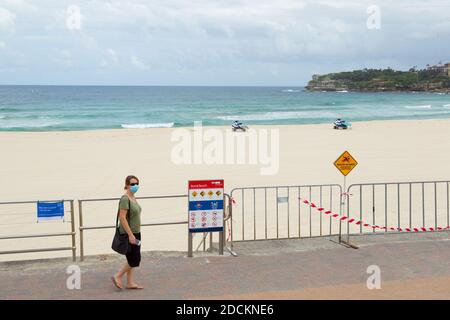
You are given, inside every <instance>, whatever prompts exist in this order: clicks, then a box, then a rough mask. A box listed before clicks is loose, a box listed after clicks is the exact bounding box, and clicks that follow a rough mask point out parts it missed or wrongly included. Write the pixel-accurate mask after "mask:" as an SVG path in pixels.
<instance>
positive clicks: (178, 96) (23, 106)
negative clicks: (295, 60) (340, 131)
mask: <svg viewBox="0 0 450 320" xmlns="http://www.w3.org/2000/svg"><path fill="white" fill-rule="evenodd" d="M336 118H345V119H347V120H349V121H367V120H388V119H437V118H450V95H448V94H437V93H354V92H307V91H305V90H304V88H303V87H106V86H0V131H55V130H58V131H59V130H88V129H89V130H92V129H107V128H152V127H181V126H192V125H193V124H194V121H202V122H203V125H229V124H231V122H232V121H233V120H241V121H243V122H244V123H246V124H249V125H252V124H313V123H330V122H332V121H334V120H335V119H336Z"/></svg>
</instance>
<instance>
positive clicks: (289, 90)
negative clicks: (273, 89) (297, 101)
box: [281, 89, 300, 92]
mask: <svg viewBox="0 0 450 320" xmlns="http://www.w3.org/2000/svg"><path fill="white" fill-rule="evenodd" d="M281 92H300V90H296V89H283V90H281Z"/></svg>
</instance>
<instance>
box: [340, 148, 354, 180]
mask: <svg viewBox="0 0 450 320" xmlns="http://www.w3.org/2000/svg"><path fill="white" fill-rule="evenodd" d="M357 164H358V161H356V160H355V158H353V157H352V155H351V154H350V153H349V152H348V151H345V152H344V153H343V154H341V156H340V157H339V158H338V159H337V160H336V161H335V162H334V165H335V166H336V168H338V170H339V171H340V172H341V173H342V174H343V175H344V176H346V175H348V174H349V173H350V171H352V170H353V168H354V167H356V166H357Z"/></svg>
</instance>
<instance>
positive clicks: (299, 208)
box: [298, 187, 302, 238]
mask: <svg viewBox="0 0 450 320" xmlns="http://www.w3.org/2000/svg"><path fill="white" fill-rule="evenodd" d="M298 198H299V202H298V237H299V238H301V237H302V236H301V233H300V228H301V223H300V221H301V220H300V216H301V207H302V203H301V200H300V199H301V192H300V187H298Z"/></svg>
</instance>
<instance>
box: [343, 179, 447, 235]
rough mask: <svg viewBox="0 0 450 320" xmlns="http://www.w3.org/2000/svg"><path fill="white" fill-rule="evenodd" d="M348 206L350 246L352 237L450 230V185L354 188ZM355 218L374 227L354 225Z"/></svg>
mask: <svg viewBox="0 0 450 320" xmlns="http://www.w3.org/2000/svg"><path fill="white" fill-rule="evenodd" d="M346 203H347V208H346V212H347V217H349V219H347V223H346V225H347V227H346V229H347V230H346V235H347V242H348V241H349V238H350V235H362V234H385V233H387V232H389V233H401V232H404V231H405V229H406V228H408V229H410V230H414V228H418V230H419V231H420V230H421V228H426V230H427V231H439V230H440V228H442V229H444V228H445V227H447V226H450V181H414V182H410V181H406V182H384V183H361V184H352V185H350V186H349V187H348V189H347V201H346ZM351 218H353V219H356V220H359V221H362V222H364V223H367V224H369V225H370V227H364V226H363V224H364V223H360V224H359V225H355V224H351V223H349V222H348V221H349V220H350V219H351ZM372 226H375V227H372ZM384 227H386V228H384ZM430 228H432V229H430ZM392 229H395V230H392ZM400 230H402V231H400ZM447 230H448V229H447ZM344 232H345V231H344Z"/></svg>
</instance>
